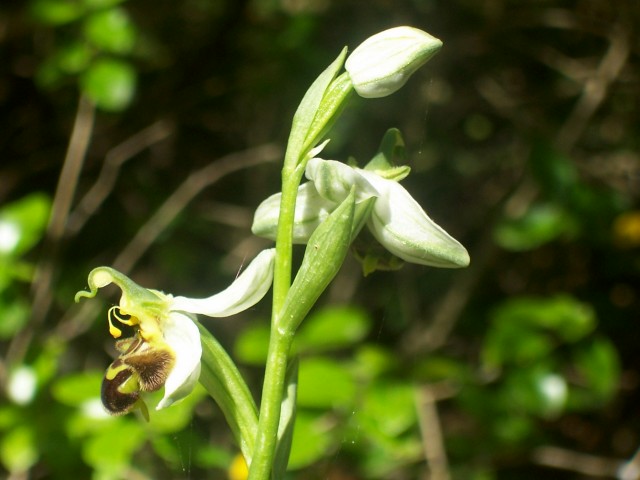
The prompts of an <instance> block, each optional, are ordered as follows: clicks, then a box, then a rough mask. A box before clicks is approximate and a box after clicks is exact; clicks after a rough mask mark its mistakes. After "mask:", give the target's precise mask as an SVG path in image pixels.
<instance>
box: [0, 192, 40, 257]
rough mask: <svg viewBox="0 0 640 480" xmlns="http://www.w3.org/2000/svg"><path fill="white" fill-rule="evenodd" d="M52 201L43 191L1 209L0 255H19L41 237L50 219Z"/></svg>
mask: <svg viewBox="0 0 640 480" xmlns="http://www.w3.org/2000/svg"><path fill="white" fill-rule="evenodd" d="M50 208H51V201H50V200H49V197H47V196H46V195H45V194H42V193H32V194H30V195H27V196H25V197H23V198H21V199H20V200H17V201H15V202H13V203H10V204H8V205H6V206H4V207H3V208H2V210H0V257H2V256H5V255H6V256H17V255H21V254H23V253H25V252H26V251H28V250H29V249H30V248H32V247H33V246H34V245H35V244H36V243H37V242H38V241H39V240H40V239H41V238H42V235H43V233H44V229H45V228H46V226H47V221H48V219H49V210H50Z"/></svg>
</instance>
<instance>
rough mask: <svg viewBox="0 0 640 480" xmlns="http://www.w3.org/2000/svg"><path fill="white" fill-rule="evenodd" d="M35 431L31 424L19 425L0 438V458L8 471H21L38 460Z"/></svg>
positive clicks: (24, 470)
mask: <svg viewBox="0 0 640 480" xmlns="http://www.w3.org/2000/svg"><path fill="white" fill-rule="evenodd" d="M36 437H37V435H36V433H35V432H34V431H33V429H32V425H31V426H30V425H21V426H19V427H16V428H14V429H13V430H11V431H9V432H7V433H5V434H4V436H3V437H2V439H1V440H0V459H2V463H3V465H4V466H5V468H6V469H7V470H9V472H12V473H22V472H26V471H28V470H29V468H30V467H31V466H32V465H33V464H35V463H36V461H37V460H38V456H39V452H38V447H37V444H36Z"/></svg>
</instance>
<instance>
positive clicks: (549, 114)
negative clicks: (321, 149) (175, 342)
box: [0, 0, 640, 480]
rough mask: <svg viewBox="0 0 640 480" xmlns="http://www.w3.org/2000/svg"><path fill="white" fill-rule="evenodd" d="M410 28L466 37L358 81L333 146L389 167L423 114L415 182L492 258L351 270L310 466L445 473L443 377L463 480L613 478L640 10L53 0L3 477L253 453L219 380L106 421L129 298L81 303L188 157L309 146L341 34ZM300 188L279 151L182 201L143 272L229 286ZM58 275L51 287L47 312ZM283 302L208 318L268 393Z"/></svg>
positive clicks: (4, 32)
mask: <svg viewBox="0 0 640 480" xmlns="http://www.w3.org/2000/svg"><path fill="white" fill-rule="evenodd" d="M399 24H411V25H414V26H417V27H419V28H423V29H425V30H427V31H429V32H431V33H433V34H434V35H435V36H437V37H439V38H441V39H442V40H443V41H444V48H443V50H442V52H441V53H440V54H439V55H438V56H437V57H436V58H435V59H434V60H433V61H432V62H431V63H430V64H429V67H428V68H427V69H425V71H424V72H420V73H419V74H418V75H417V76H416V77H415V78H412V79H411V81H410V82H409V83H408V84H407V85H406V87H405V88H403V90H401V91H400V92H399V93H398V95H394V96H392V97H390V98H389V99H381V100H378V101H375V102H366V103H365V102H362V101H360V100H358V99H354V101H353V102H352V104H351V105H350V108H349V109H348V111H347V113H346V115H345V117H344V118H342V119H341V120H340V122H338V124H337V125H336V129H335V132H334V134H333V135H332V141H331V143H330V144H329V145H328V147H327V150H326V152H327V155H329V156H331V157H334V158H342V159H345V158H347V157H349V156H351V155H353V156H354V157H356V158H358V159H367V158H370V157H371V155H372V154H373V153H374V152H375V151H376V147H377V145H378V144H379V142H380V139H381V138H382V136H383V135H384V132H386V131H387V129H388V128H390V127H398V128H399V129H400V130H401V131H402V133H403V137H404V139H405V143H406V146H405V154H406V162H407V164H408V165H409V166H410V167H411V168H412V172H413V173H412V175H411V176H410V177H408V178H407V179H406V180H405V181H404V182H403V183H404V184H405V185H406V187H407V189H408V190H409V191H410V192H411V193H412V194H414V196H415V197H416V198H417V199H418V200H419V201H420V203H421V204H422V205H423V206H424V207H425V208H426V209H427V211H428V212H429V214H430V215H431V216H432V217H433V218H434V219H435V220H436V221H438V223H441V224H442V225H443V226H444V227H445V228H446V229H447V231H449V232H451V233H452V234H453V235H454V236H455V237H456V238H458V239H460V240H461V241H462V243H463V244H464V245H465V246H467V247H468V249H469V250H470V253H471V257H472V265H471V267H470V268H469V269H468V271H436V270H433V269H422V268H418V267H409V266H405V267H404V268H401V269H399V270H397V271H392V272H376V273H374V274H371V275H369V276H368V277H366V278H364V279H363V278H361V276H360V267H359V266H358V265H357V264H356V263H355V262H347V264H346V265H345V267H344V268H343V271H342V272H341V274H340V275H339V276H338V278H337V279H336V286H335V288H333V290H331V291H330V292H329V293H328V294H327V295H326V297H323V298H322V299H321V303H323V304H325V306H323V307H321V308H318V309H317V310H315V311H313V312H312V314H311V315H310V317H309V318H308V319H307V320H306V321H305V322H304V323H303V325H302V326H301V329H300V331H299V334H298V336H297V339H296V343H295V347H294V350H295V353H296V355H298V356H299V358H300V363H299V381H298V392H297V393H298V400H299V405H298V412H297V417H296V423H295V430H294V433H293V446H292V451H291V459H290V469H291V471H290V472H289V473H288V474H287V478H305V479H309V478H311V479H313V478H353V479H357V478H381V479H382V478H384V479H396V478H397V479H401V478H402V479H404V478H422V477H424V475H425V472H426V471H427V470H428V469H429V468H430V466H431V467H433V465H430V464H429V462H428V461H427V460H426V457H427V453H426V450H425V449H426V448H428V446H429V444H428V442H427V441H426V440H425V439H426V438H432V437H430V436H429V435H432V434H433V431H432V430H430V429H429V428H428V427H429V425H430V424H428V423H426V424H425V417H424V416H423V415H422V414H423V413H424V409H425V408H426V407H424V405H423V403H422V402H421V400H420V398H421V392H424V391H425V389H426V391H428V392H430V393H431V394H432V396H433V398H434V399H435V400H434V402H435V403H434V405H435V407H436V412H437V414H438V415H437V418H438V421H439V425H440V428H441V431H442V438H440V439H439V440H441V441H442V444H443V446H444V449H445V451H446V453H447V456H448V463H449V471H450V473H451V476H452V478H454V479H465V480H466V479H474V480H476V479H477V480H489V479H511V478H517V479H525V480H526V479H529V478H531V479H537V478H543V477H544V478H567V479H569V478H581V477H580V475H582V474H584V473H585V472H584V471H582V470H580V468H586V467H585V466H584V465H581V464H580V462H579V461H576V459H575V458H579V457H572V455H573V454H588V455H592V456H594V457H596V458H597V459H600V460H602V462H603V464H605V465H609V466H611V471H615V469H617V467H618V465H619V462H621V461H624V460H626V459H628V458H630V457H631V456H632V455H633V453H634V452H635V451H636V449H637V448H638V444H640V437H639V436H638V433H637V432H638V431H639V426H640V415H639V414H638V410H637V404H638V401H639V400H640V395H639V393H638V392H639V390H638V380H637V379H638V375H639V370H640V361H639V360H640V359H639V357H638V353H637V352H638V348H637V343H638V334H637V332H638V326H637V320H638V311H640V308H639V307H640V298H639V292H638V285H640V202H639V201H640V157H639V155H638V151H640V145H639V143H640V140H639V139H640V136H638V132H637V125H639V124H640V111H639V108H638V103H637V92H638V87H637V81H636V79H637V77H638V76H639V75H640V65H639V64H638V55H637V47H635V46H636V45H637V42H638V31H637V26H638V25H640V4H638V2H628V1H625V0H616V1H613V2H599V1H597V0H549V1H547V2H539V1H534V0H524V1H511V0H499V1H493V2H470V1H464V0H457V1H445V0H400V1H396V2H387V1H382V0H379V1H378V0H376V1H372V2H367V3H366V5H365V4H364V3H363V2H358V1H356V0H346V1H341V2H329V1H317V0H308V1H297V2H293V1H285V0H282V1H280V0H245V1H239V2H236V1H230V0H220V1H200V0H186V1H182V2H153V1H150V0H138V1H136V2H132V1H123V0H78V1H72V0H28V1H27V2H22V4H21V3H20V2H18V3H12V2H7V3H5V4H3V5H2V6H0V27H1V28H0V49H1V50H2V52H3V54H4V55H3V58H4V59H5V61H3V62H2V64H1V65H0V72H1V74H0V102H1V103H2V104H3V109H4V112H5V114H4V115H3V116H2V117H1V118H0V122H2V128H1V129H0V132H1V133H0V147H1V150H2V152H3V155H2V160H1V161H0V345H1V347H0V351H1V352H2V360H1V362H0V382H1V384H2V387H3V388H2V394H1V395H2V396H1V398H0V462H1V470H0V471H1V473H0V476H1V477H7V478H10V479H19V478H27V477H31V478H51V479H61V478H69V477H71V478H94V479H119V478H148V479H151V478H153V479H164V478H170V479H178V478H224V477H225V471H226V470H227V468H228V467H229V466H230V465H231V463H232V461H233V458H234V457H235V455H236V454H237V447H236V446H234V445H233V444H232V442H231V436H230V434H229V432H228V430H227V428H226V426H225V425H224V422H223V419H222V416H221V415H220V413H219V411H218V410H217V409H216V407H215V405H214V404H213V403H212V402H211V401H210V400H208V399H206V398H205V394H204V393H203V392H202V391H201V390H198V392H197V393H196V394H195V395H193V396H192V397H190V398H189V399H188V400H186V401H185V402H183V403H182V404H179V405H177V406H176V407H172V408H170V409H168V410H166V411H162V412H151V413H152V417H151V421H150V422H149V423H148V424H147V423H145V422H144V421H143V420H142V419H141V418H138V417H136V416H134V415H131V416H127V417H115V418H110V417H106V416H105V414H104V412H103V410H102V409H101V406H100V404H99V395H100V379H101V377H102V372H103V371H104V368H106V366H107V365H108V364H109V363H110V358H111V357H112V355H113V353H114V352H113V345H112V342H111V341H110V340H109V338H108V332H107V329H106V328H105V327H106V316H105V314H106V310H107V308H108V304H107V303H108V302H105V304H104V305H102V306H101V307H100V309H99V310H94V311H90V310H78V307H76V306H73V305H72V300H71V299H72V297H73V292H75V291H77V290H79V289H81V288H82V287H83V286H84V282H85V281H86V274H87V272H88V271H89V270H90V269H91V268H92V267H94V266H97V265H99V264H113V263H114V262H115V261H116V259H118V258H119V256H121V255H122V256H123V257H124V260H127V259H128V258H131V257H127V255H130V252H131V251H132V250H131V248H132V247H130V242H131V239H132V238H134V236H135V235H137V234H139V232H140V230H141V228H142V226H143V225H145V223H146V222H147V221H148V219H149V218H151V217H152V216H153V214H154V213H155V212H156V211H157V210H158V208H159V207H160V205H162V203H163V202H164V201H165V200H166V199H167V198H168V197H169V195H170V194H172V193H173V192H174V191H176V189H177V188H179V187H180V185H183V182H184V181H185V179H186V178H187V177H188V175H189V174H190V173H191V172H194V171H196V170H198V169H200V168H202V167H204V166H205V165H208V164H210V163H211V162H213V161H215V160H216V159H217V158H220V157H222V156H224V155H226V154H228V153H230V152H235V151H242V150H244V149H247V148H249V147H253V146H256V145H259V144H262V143H266V142H276V143H277V144H279V145H284V143H285V142H286V138H287V135H288V131H289V127H290V124H291V116H292V114H293V112H294V110H295V107H296V105H297V104H298V102H299V100H300V97H301V95H302V94H303V93H304V91H305V90H306V88H307V87H308V85H309V82H310V81H311V80H313V78H315V76H316V75H317V74H318V73H319V72H320V71H322V69H323V68H324V67H325V66H326V65H327V64H328V63H329V62H330V61H331V60H332V59H333V58H335V55H336V54H337V52H338V51H339V50H340V49H341V48H342V47H343V46H344V45H345V44H347V45H349V46H350V47H351V48H353V47H354V46H355V45H357V44H358V43H359V42H360V41H362V40H363V39H364V38H365V37H367V36H368V35H370V34H372V33H374V32H376V31H379V30H381V29H383V28H387V27H389V26H394V25H399ZM634 48H635V50H634ZM80 96H83V97H84V98H88V99H90V101H92V102H93V103H94V104H95V106H96V107H97V111H96V113H95V127H94V130H93V133H92V137H91V142H90V144H89V150H88V152H87V155H86V158H85V163H84V167H83V170H82V174H81V176H80V178H79V181H78V185H77V195H76V197H75V198H74V201H73V207H72V210H71V212H70V214H69V216H68V219H67V220H68V222H67V224H66V229H65V231H64V234H63V236H62V237H61V238H51V237H50V236H48V235H47V234H46V231H47V225H48V219H49V215H50V212H51V209H52V204H54V205H55V202H56V196H59V195H60V192H64V191H65V188H68V189H72V188H74V187H76V185H63V186H62V187H61V190H59V191H58V193H56V183H57V180H58V178H59V175H60V172H61V169H62V165H63V160H64V158H65V152H66V150H67V149H68V147H69V142H70V138H71V137H72V123H73V118H74V116H75V115H76V111H75V109H76V107H77V105H78V99H79V97H80ZM159 124H161V125H164V127H163V128H164V130H162V135H159V134H157V131H158V130H154V129H153V128H152V127H153V126H157V125H159ZM150 132H156V133H153V134H152V133H150ZM154 135H155V136H154ZM73 146H74V145H71V147H73ZM105 171H106V173H105ZM101 172H102V173H101ZM278 177H279V166H278V165H273V164H271V165H258V166H256V167H253V168H251V169H249V170H247V171H244V172H237V173H235V174H234V175H232V176H229V177H226V178H224V179H223V181H221V182H218V183H216V184H215V186H214V188H211V189H207V190H205V191H204V192H203V193H201V194H200V195H198V196H197V197H196V198H195V199H194V200H193V201H192V202H190V203H188V204H184V205H180V207H181V209H180V213H179V215H178V217H177V219H176V221H174V222H172V223H171V224H170V225H169V226H168V227H167V228H164V229H162V230H161V231H160V232H158V233H157V235H156V236H154V237H153V238H151V242H150V244H149V246H147V247H144V248H143V249H142V252H141V256H140V257H139V260H136V261H133V262H132V265H131V267H130V270H131V273H132V276H133V277H134V278H136V279H140V280H144V281H141V283H144V284H145V285H148V286H150V287H155V288H161V289H166V290H167V291H170V292H173V293H176V294H189V295H190V296H198V295H203V296H204V295H208V294H210V293H211V292H214V291H217V290H218V289H219V288H218V287H219V286H221V285H223V284H226V283H227V280H228V278H230V277H233V275H234V274H235V271H236V268H237V266H238V265H240V264H241V263H242V261H243V259H245V258H251V257H252V256H253V255H252V253H253V252H254V251H256V250H257V249H259V248H261V247H262V246H264V244H263V243H256V242H257V241H256V240H255V239H251V240H249V239H250V233H249V225H250V219H251V215H252V210H253V209H254V208H255V206H256V205H257V204H258V203H259V202H260V201H261V200H262V199H264V198H265V197H266V196H267V195H269V194H272V193H274V192H275V191H276V189H277V186H278V180H279V178H278ZM98 179H99V181H98V182H97V183H96V181H97V180H98ZM93 187H96V189H94V188H93ZM147 232H148V230H147ZM134 246H135V245H134ZM138 248H141V247H139V244H138ZM124 260H122V259H120V260H119V261H124ZM47 265H53V266H54V270H53V274H52V280H51V283H50V293H51V297H52V300H51V304H50V306H49V307H48V308H47V309H46V316H45V318H44V319H42V321H36V320H34V318H35V316H34V315H33V312H34V311H36V310H37V309H39V308H41V307H42V306H41V305H38V304H35V303H33V302H34V301H33V296H32V295H31V291H33V290H34V287H36V286H37V285H34V282H36V281H37V280H35V279H37V278H39V277H38V273H37V272H39V271H42V269H43V268H45V267H46V266H47ZM394 265H395V264H394ZM229 266H231V267H229ZM356 273H357V275H356ZM110 301H111V302H113V301H115V300H114V299H113V298H112V299H110ZM96 304H97V305H99V302H96ZM267 308H268V306H259V307H257V308H256V309H254V310H252V311H250V312H246V313H244V314H242V315H239V316H238V317H237V318H234V319H230V320H224V321H220V322H210V323H208V324H207V326H208V327H210V328H211V330H212V332H213V333H214V335H216V337H217V338H219V339H220V341H221V343H223V344H224V345H225V346H226V347H227V348H228V349H229V351H230V352H232V354H233V357H234V358H236V359H238V361H240V362H241V364H242V365H243V367H244V372H245V373H246V374H247V375H248V377H249V378H250V379H251V380H252V387H253V388H254V391H255V392H259V389H260V385H261V379H262V378H261V376H262V364H263V362H264V358H265V355H266V344H267V340H268V329H267V324H268V321H267V318H268V313H267V311H266V310H267ZM256 397H257V394H256ZM151 404H153V402H151ZM425 425H426V426H425ZM437 439H438V438H437V436H436V440H437ZM548 446H555V447H559V448H561V449H562V451H563V452H565V457H566V458H567V460H566V463H565V464H563V465H562V466H561V468H556V467H557V465H556V466H555V467H554V468H553V469H551V467H550V466H549V463H548V462H545V461H544V456H543V455H541V452H543V450H544V448H543V447H548ZM577 472H582V473H577ZM587 473H589V472H587ZM591 473H592V472H591ZM207 475H208V477H207Z"/></svg>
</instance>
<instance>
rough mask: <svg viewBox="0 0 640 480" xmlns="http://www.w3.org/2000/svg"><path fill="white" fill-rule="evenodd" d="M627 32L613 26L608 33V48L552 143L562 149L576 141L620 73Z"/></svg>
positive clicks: (625, 51)
mask: <svg viewBox="0 0 640 480" xmlns="http://www.w3.org/2000/svg"><path fill="white" fill-rule="evenodd" d="M629 48H630V46H629V34H628V32H627V31H626V30H625V29H624V28H622V27H621V26H619V25H618V26H615V27H614V28H612V30H611V34H610V36H609V49H608V50H607V53H606V54H605V55H604V57H603V58H602V60H601V61H600V64H599V65H598V68H597V70H596V71H595V72H594V74H593V75H591V76H589V78H587V79H586V81H585V82H584V85H583V88H582V95H581V96H580V98H579V99H578V101H577V103H576V105H575V107H574V108H573V111H572V112H571V114H570V115H569V117H568V118H567V120H566V121H565V123H564V125H563V126H562V128H561V129H560V132H559V133H558V137H557V138H556V145H557V146H558V147H559V148H560V149H562V150H565V151H568V150H570V149H571V148H572V147H573V145H574V144H575V143H576V141H577V140H578V138H579V137H580V135H581V134H582V132H583V131H584V129H585V127H586V125H587V123H588V122H589V120H590V119H591V117H592V116H593V114H594V113H595V112H596V110H597V109H598V107H599V106H600V104H601V103H602V102H603V100H604V99H605V97H606V94H607V89H608V88H609V85H610V84H611V83H613V82H614V81H615V79H616V78H617V77H618V75H620V72H621V71H622V67H624V65H625V64H626V62H627V59H628V57H629Z"/></svg>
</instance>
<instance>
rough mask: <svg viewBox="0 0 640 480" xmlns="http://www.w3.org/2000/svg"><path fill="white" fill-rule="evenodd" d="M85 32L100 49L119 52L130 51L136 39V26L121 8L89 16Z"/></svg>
mask: <svg viewBox="0 0 640 480" xmlns="http://www.w3.org/2000/svg"><path fill="white" fill-rule="evenodd" d="M84 34H85V36H86V38H87V40H88V41H89V42H90V43H91V44H93V45H94V46H95V47H97V48H98V49H101V50H104V51H106V52H111V53H119V54H123V53H129V52H130V51H131V50H132V49H133V46H134V44H135V39H136V30H135V26H134V25H133V23H132V22H131V19H130V18H129V15H128V14H127V12H126V11H125V10H123V9H121V8H111V9H108V10H102V11H98V12H96V13H94V14H92V15H90V16H89V17H87V19H86V20H85V22H84Z"/></svg>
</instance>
